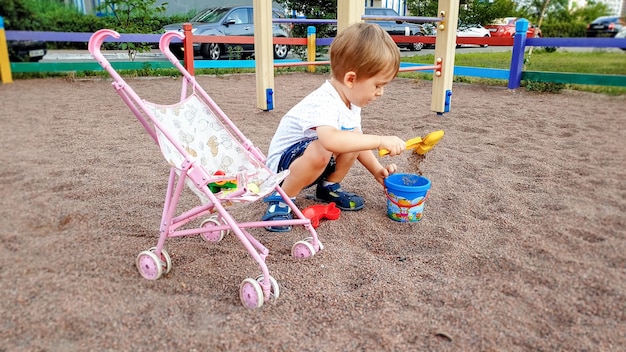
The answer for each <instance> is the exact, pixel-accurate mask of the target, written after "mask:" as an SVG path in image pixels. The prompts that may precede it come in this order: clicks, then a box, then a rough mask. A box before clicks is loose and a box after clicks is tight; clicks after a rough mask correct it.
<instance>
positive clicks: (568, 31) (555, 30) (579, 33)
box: [541, 22, 587, 38]
mask: <svg viewBox="0 0 626 352" xmlns="http://www.w3.org/2000/svg"><path fill="white" fill-rule="evenodd" d="M586 30H587V24H586V23H582V22H574V23H566V22H557V23H544V24H542V25H541V32H542V33H543V36H544V37H559V38H574V37H584V36H585V32H586Z"/></svg>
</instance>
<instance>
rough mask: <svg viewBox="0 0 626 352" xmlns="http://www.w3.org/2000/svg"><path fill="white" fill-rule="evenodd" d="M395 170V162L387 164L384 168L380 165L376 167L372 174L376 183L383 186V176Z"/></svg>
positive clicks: (396, 169)
mask: <svg viewBox="0 0 626 352" xmlns="http://www.w3.org/2000/svg"><path fill="white" fill-rule="evenodd" d="M396 171H398V167H397V166H396V164H389V165H387V167H386V168H385V167H381V168H380V169H378V171H376V173H375V174H374V177H375V178H376V181H377V182H378V183H380V184H381V185H382V186H383V187H385V178H386V177H387V176H389V175H391V174H393V173H395V172H396Z"/></svg>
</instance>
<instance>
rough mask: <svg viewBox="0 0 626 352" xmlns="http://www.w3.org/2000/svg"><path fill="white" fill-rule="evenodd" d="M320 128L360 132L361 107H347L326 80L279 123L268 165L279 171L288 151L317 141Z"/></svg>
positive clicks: (271, 144) (270, 148)
mask: <svg viewBox="0 0 626 352" xmlns="http://www.w3.org/2000/svg"><path fill="white" fill-rule="evenodd" d="M318 126H332V127H335V128H336V129H338V130H348V131H352V130H357V131H360V130H361V108H360V107H358V106H356V105H351V107H350V108H348V107H347V106H346V104H345V103H344V102H343V100H341V97H340V96H339V93H338V92H337V90H335V87H333V86H332V84H330V82H329V81H326V82H325V83H324V84H322V85H321V86H320V87H319V88H317V89H316V90H315V91H313V92H312V93H311V94H309V95H307V96H306V97H305V98H304V99H302V100H301V101H300V102H299V103H298V104H296V105H295V106H294V107H293V108H291V110H289V111H288V112H287V113H286V114H285V116H283V118H282V119H281V120H280V123H279V124H278V128H277V129H276V133H275V134H274V137H273V138H272V141H271V143H270V147H269V151H268V153H267V154H268V155H267V161H266V162H265V163H266V165H267V166H268V167H269V168H270V169H271V170H273V171H274V172H276V171H277V169H278V163H279V162H280V157H281V156H282V154H283V153H284V152H285V150H287V148H289V147H290V146H292V145H294V144H295V143H298V142H300V141H302V140H304V139H310V138H317V131H316V130H315V128H316V127H318Z"/></svg>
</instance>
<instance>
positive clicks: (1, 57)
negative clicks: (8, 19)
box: [0, 16, 13, 83]
mask: <svg viewBox="0 0 626 352" xmlns="http://www.w3.org/2000/svg"><path fill="white" fill-rule="evenodd" d="M0 78H1V79H2V83H12V82H13V77H12V76H11V63H10V62H9V49H8V47H7V36H6V34H5V33H4V19H3V18H2V16H0Z"/></svg>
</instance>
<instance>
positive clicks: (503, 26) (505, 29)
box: [485, 17, 543, 38]
mask: <svg viewBox="0 0 626 352" xmlns="http://www.w3.org/2000/svg"><path fill="white" fill-rule="evenodd" d="M517 20H518V18H517V17H505V18H501V19H498V20H496V21H494V22H493V23H491V24H488V25H486V26H485V28H487V29H488V30H489V32H490V33H491V36H492V37H511V38H512V37H514V36H515V24H516V23H517ZM542 36H543V34H542V33H541V29H539V28H537V26H535V25H534V24H532V22H530V21H528V30H527V31H526V37H527V38H541V37H542Z"/></svg>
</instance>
